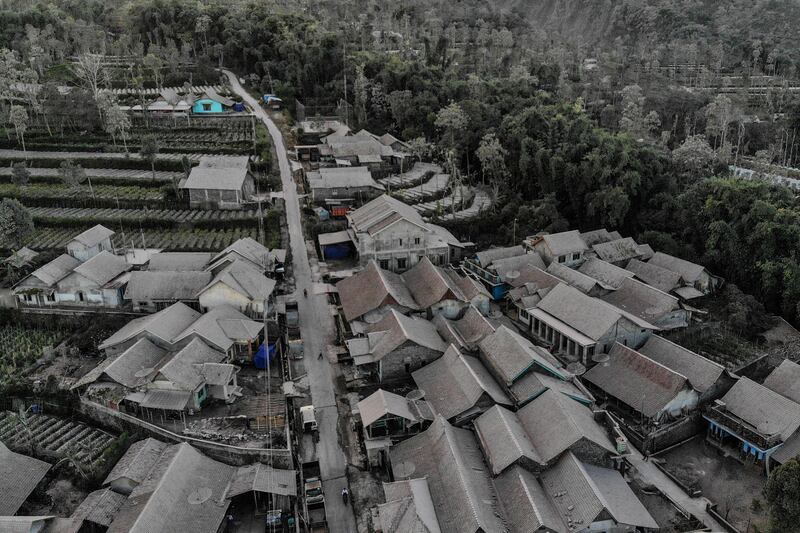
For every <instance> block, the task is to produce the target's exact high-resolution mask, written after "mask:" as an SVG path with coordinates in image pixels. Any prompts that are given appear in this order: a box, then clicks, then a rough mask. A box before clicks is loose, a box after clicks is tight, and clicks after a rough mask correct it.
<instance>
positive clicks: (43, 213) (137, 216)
mask: <svg viewBox="0 0 800 533" xmlns="http://www.w3.org/2000/svg"><path fill="white" fill-rule="evenodd" d="M29 211H30V213H31V215H33V216H34V217H36V218H40V219H48V218H51V219H52V218H70V219H75V220H84V219H89V220H92V219H98V218H104V219H108V220H142V219H153V220H164V221H169V222H179V223H193V222H203V221H235V220H250V219H255V218H256V217H257V216H258V212H257V211H252V210H247V211H220V210H202V209H112V208H108V209H102V208H100V209H97V208H74V207H72V208H70V207H31V208H29Z"/></svg>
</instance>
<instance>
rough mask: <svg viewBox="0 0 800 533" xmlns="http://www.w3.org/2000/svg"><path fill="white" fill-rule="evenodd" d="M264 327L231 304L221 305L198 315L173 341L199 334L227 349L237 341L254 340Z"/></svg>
mask: <svg viewBox="0 0 800 533" xmlns="http://www.w3.org/2000/svg"><path fill="white" fill-rule="evenodd" d="M176 305H177V304H176ZM168 309H169V308H168ZM262 329H264V324H262V323H261V322H256V321H255V320H251V319H250V318H248V317H247V316H246V315H244V314H243V313H242V312H241V311H239V310H237V309H234V308H233V307H231V306H229V305H221V306H219V307H214V308H213V309H211V310H210V311H208V312H207V313H205V314H203V315H200V316H199V317H197V319H196V320H195V321H193V322H192V323H191V324H189V325H188V326H187V327H186V328H185V329H184V330H183V331H182V332H180V333H178V334H177V335H175V337H174V338H173V342H179V341H181V340H182V339H185V338H187V337H189V336H191V335H197V336H199V337H200V338H201V339H203V340H204V341H205V342H206V343H208V344H209V345H211V347H215V348H218V349H220V350H222V351H227V350H228V348H230V347H231V346H232V345H233V344H234V343H236V342H244V341H252V340H253V339H255V338H256V337H258V334H259V333H260V332H261V330H262Z"/></svg>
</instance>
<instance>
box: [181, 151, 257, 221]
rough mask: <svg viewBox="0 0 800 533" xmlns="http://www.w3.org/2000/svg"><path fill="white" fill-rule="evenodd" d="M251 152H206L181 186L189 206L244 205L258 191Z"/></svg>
mask: <svg viewBox="0 0 800 533" xmlns="http://www.w3.org/2000/svg"><path fill="white" fill-rule="evenodd" d="M249 164H250V163H249V158H248V157H247V156H203V157H201V158H200V164H199V165H197V166H196V167H193V168H192V170H191V171H190V172H189V177H188V178H186V179H184V180H181V183H180V184H179V185H178V188H179V189H180V190H181V191H183V193H184V194H185V195H186V196H187V197H188V199H189V206H190V207H192V208H203V209H241V208H242V204H244V203H246V202H248V201H250V199H251V197H252V195H253V193H254V192H255V180H254V178H253V175H252V174H251V173H250V168H249Z"/></svg>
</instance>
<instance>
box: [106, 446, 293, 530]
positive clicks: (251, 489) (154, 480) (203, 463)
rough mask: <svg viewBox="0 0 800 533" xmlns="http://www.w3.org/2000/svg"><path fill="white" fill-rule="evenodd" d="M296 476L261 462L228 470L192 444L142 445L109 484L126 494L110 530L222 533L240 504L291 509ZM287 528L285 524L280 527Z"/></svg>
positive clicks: (130, 451)
mask: <svg viewBox="0 0 800 533" xmlns="http://www.w3.org/2000/svg"><path fill="white" fill-rule="evenodd" d="M295 475H296V473H295V472H294V471H293V470H282V469H278V468H273V467H270V466H268V465H264V464H262V463H256V464H254V465H247V466H240V467H236V466H229V465H226V464H224V463H221V462H218V461H215V460H213V459H211V458H209V457H206V456H205V455H203V454H202V453H200V452H199V451H198V450H196V449H195V448H193V447H192V446H191V445H189V444H187V443H180V444H172V445H167V444H165V443H162V442H159V441H154V439H146V440H144V441H139V442H136V443H134V444H133V445H131V447H130V448H129V449H128V451H127V452H126V453H125V455H123V457H122V458H121V459H120V460H119V461H118V463H117V465H116V466H115V467H114V469H113V470H112V471H111V473H110V474H109V475H108V477H107V478H106V480H105V483H104V486H107V487H109V488H110V489H111V490H112V491H116V489H117V488H119V489H121V492H120V494H122V495H123V496H125V501H124V502H122V505H121V506H120V508H119V511H118V512H117V513H116V514H114V516H113V519H112V520H111V523H110V525H109V527H108V531H109V532H110V533H150V532H153V531H192V532H194V533H217V532H218V531H221V530H223V529H224V528H225V527H226V526H225V523H226V520H225V517H226V516H227V514H228V507H229V506H230V505H231V504H232V503H235V502H239V501H241V502H247V503H248V504H249V505H255V506H256V508H258V509H263V508H266V509H270V510H278V511H279V512H280V511H291V510H292V509H293V507H294V503H293V498H294V497H295V495H296V493H297V483H296V481H295ZM240 499H241V500H240ZM281 514H282V515H283V514H284V513H281ZM282 520H285V519H284V518H282ZM284 526H286V523H285V522H284V523H282V524H281V525H280V526H279V527H281V528H282V527H284Z"/></svg>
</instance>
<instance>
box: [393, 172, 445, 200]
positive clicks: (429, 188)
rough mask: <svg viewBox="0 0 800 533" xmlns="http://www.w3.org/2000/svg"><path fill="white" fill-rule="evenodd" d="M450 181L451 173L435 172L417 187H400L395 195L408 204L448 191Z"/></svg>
mask: <svg viewBox="0 0 800 533" xmlns="http://www.w3.org/2000/svg"><path fill="white" fill-rule="evenodd" d="M449 183H450V174H434V175H433V176H431V177H430V179H428V180H427V181H425V182H423V183H420V184H419V185H417V186H415V187H409V188H408V189H400V190H399V191H396V192H395V193H394V195H395V196H397V197H398V198H399V199H400V200H402V201H404V202H405V203H407V204H414V203H417V202H422V201H424V200H427V199H428V198H433V197H437V196H440V195H442V194H443V193H444V192H445V191H447V187H448V185H449Z"/></svg>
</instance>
